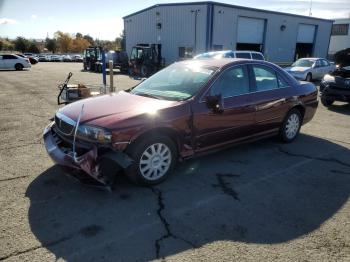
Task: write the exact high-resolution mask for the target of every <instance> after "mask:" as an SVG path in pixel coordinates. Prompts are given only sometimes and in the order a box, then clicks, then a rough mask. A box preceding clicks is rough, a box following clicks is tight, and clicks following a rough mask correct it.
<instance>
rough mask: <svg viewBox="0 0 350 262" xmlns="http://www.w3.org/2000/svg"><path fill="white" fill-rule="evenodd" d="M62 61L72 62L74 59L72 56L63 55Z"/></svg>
mask: <svg viewBox="0 0 350 262" xmlns="http://www.w3.org/2000/svg"><path fill="white" fill-rule="evenodd" d="M62 61H63V62H72V61H73V59H72V57H71V56H70V55H63V56H62Z"/></svg>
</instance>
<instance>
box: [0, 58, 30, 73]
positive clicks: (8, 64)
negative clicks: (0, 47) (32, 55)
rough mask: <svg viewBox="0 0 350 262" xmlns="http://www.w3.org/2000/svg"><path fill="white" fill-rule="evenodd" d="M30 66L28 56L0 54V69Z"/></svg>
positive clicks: (20, 68)
mask: <svg viewBox="0 0 350 262" xmlns="http://www.w3.org/2000/svg"><path fill="white" fill-rule="evenodd" d="M30 67H31V64H30V62H29V59H28V58H23V57H20V56H18V55H14V54H0V69H14V70H23V68H30Z"/></svg>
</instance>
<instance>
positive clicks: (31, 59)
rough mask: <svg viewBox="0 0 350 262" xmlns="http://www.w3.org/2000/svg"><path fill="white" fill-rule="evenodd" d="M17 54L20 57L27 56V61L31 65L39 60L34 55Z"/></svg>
mask: <svg viewBox="0 0 350 262" xmlns="http://www.w3.org/2000/svg"><path fill="white" fill-rule="evenodd" d="M16 55H17V56H19V57H22V58H28V59H29V62H30V63H31V64H32V65H35V64H37V63H38V62H39V59H37V58H36V57H35V56H26V55H23V54H16Z"/></svg>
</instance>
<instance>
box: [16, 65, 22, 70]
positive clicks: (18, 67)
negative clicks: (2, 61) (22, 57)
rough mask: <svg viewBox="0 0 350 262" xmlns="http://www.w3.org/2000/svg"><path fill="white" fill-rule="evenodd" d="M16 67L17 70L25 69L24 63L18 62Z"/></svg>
mask: <svg viewBox="0 0 350 262" xmlns="http://www.w3.org/2000/svg"><path fill="white" fill-rule="evenodd" d="M15 69H16V70H17V71H21V70H23V65H22V64H16V65H15Z"/></svg>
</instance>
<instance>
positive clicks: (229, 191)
mask: <svg viewBox="0 0 350 262" xmlns="http://www.w3.org/2000/svg"><path fill="white" fill-rule="evenodd" d="M215 175H216V178H217V180H218V184H217V185H215V184H213V185H212V186H213V187H218V188H221V190H222V192H223V193H224V194H225V195H228V196H230V197H232V198H233V199H235V200H238V201H241V200H240V198H239V196H238V193H237V192H236V191H235V190H234V189H233V188H232V187H230V185H231V183H230V182H227V181H225V179H224V178H225V177H229V178H231V177H238V176H239V175H236V174H219V173H217V174H215Z"/></svg>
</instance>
